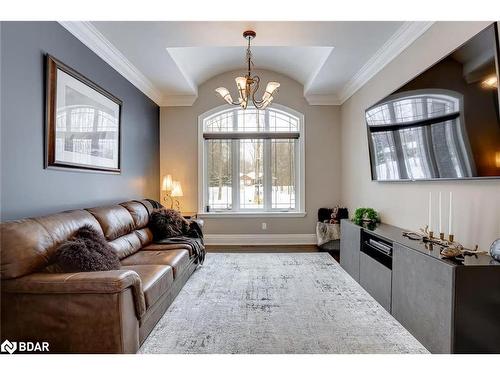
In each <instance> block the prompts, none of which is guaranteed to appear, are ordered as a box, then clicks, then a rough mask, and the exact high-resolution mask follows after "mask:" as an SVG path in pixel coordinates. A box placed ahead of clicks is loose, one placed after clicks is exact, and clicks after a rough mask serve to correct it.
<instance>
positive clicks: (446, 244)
mask: <svg viewBox="0 0 500 375" xmlns="http://www.w3.org/2000/svg"><path fill="white" fill-rule="evenodd" d="M431 234H432V232H431V231H429V227H428V226H427V225H426V226H425V228H420V232H403V236H404V237H407V238H409V239H410V240H414V241H423V242H427V243H429V244H430V247H429V249H430V250H431V251H432V250H433V245H437V246H440V248H441V250H440V254H441V255H442V256H443V257H444V258H456V257H458V256H461V255H480V254H487V252H486V251H482V250H478V248H479V246H478V245H476V246H475V247H474V249H468V248H466V247H464V246H463V245H462V244H461V243H459V242H457V241H455V240H454V236H453V235H450V236H449V239H448V240H445V239H444V236H440V238H436V237H433V236H432V235H431ZM441 237H443V238H441Z"/></svg>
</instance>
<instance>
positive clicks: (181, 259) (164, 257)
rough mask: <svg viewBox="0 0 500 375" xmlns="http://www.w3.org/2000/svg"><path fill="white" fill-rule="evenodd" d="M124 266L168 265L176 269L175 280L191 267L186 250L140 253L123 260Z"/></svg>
mask: <svg viewBox="0 0 500 375" xmlns="http://www.w3.org/2000/svg"><path fill="white" fill-rule="evenodd" d="M121 263H122V264H123V265H124V266H130V265H137V264H168V265H169V266H171V267H172V268H173V269H174V278H176V277H177V276H178V275H179V274H181V273H182V272H183V271H184V270H185V269H186V268H187V266H188V265H189V253H188V251H187V250H185V249H177V250H162V251H142V250H141V251H139V252H137V253H135V254H134V255H131V256H129V257H126V258H125V259H122V261H121Z"/></svg>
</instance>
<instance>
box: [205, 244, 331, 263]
mask: <svg viewBox="0 0 500 375" xmlns="http://www.w3.org/2000/svg"><path fill="white" fill-rule="evenodd" d="M205 248H206V250H207V252H208V253H317V252H319V251H321V250H319V249H318V247H317V246H315V245H206V246H205ZM328 253H329V254H330V255H331V256H332V257H333V258H334V259H335V260H336V261H337V262H338V261H339V254H338V252H330V251H329V252H328Z"/></svg>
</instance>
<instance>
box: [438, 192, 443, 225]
mask: <svg viewBox="0 0 500 375" xmlns="http://www.w3.org/2000/svg"><path fill="white" fill-rule="evenodd" d="M442 213H443V210H442V204H441V192H439V233H443V226H442V224H443V223H442V221H443V220H442Z"/></svg>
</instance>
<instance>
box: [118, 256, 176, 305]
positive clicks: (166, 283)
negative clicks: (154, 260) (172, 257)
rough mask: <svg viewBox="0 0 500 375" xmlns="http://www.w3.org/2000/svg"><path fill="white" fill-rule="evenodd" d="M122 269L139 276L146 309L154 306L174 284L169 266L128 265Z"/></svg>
mask: <svg viewBox="0 0 500 375" xmlns="http://www.w3.org/2000/svg"><path fill="white" fill-rule="evenodd" d="M121 269H122V270H132V271H135V272H137V273H138V274H139V278H140V279H141V281H142V291H143V293H144V298H145V300H146V308H149V307H151V306H153V305H154V303H155V302H156V301H158V299H159V298H160V297H161V296H162V295H163V294H164V293H165V292H167V291H168V290H169V289H170V287H171V286H172V283H173V282H174V274H173V271H172V267H170V266H167V265H153V264H150V265H144V264H142V265H128V266H122V268H121Z"/></svg>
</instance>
